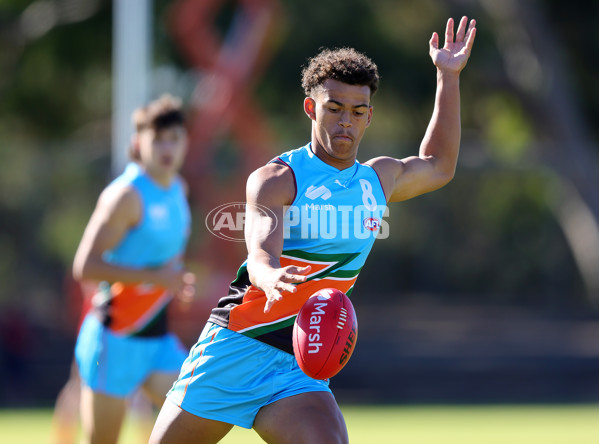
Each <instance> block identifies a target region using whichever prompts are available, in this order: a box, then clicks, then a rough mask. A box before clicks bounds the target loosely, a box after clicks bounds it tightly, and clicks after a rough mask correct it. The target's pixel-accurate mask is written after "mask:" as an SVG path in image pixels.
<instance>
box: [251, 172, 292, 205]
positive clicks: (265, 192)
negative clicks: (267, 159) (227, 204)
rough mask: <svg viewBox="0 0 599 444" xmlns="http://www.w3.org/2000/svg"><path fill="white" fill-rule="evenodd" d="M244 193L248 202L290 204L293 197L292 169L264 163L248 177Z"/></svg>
mask: <svg viewBox="0 0 599 444" xmlns="http://www.w3.org/2000/svg"><path fill="white" fill-rule="evenodd" d="M246 193H247V199H248V201H250V202H251V201H254V202H257V203H262V204H264V205H269V204H281V205H290V204H291V203H292V202H293V199H294V197H295V179H294V177H293V171H292V170H291V168H289V167H288V166H285V165H281V164H278V163H269V164H267V165H264V166H263V167H260V168H258V169H257V170H255V171H254V172H253V173H252V174H250V176H249V177H248V181H247V187H246Z"/></svg>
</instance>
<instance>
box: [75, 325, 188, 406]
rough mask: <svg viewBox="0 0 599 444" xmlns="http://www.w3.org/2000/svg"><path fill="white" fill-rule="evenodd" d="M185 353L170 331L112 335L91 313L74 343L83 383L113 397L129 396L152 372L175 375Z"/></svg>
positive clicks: (184, 349)
mask: <svg viewBox="0 0 599 444" xmlns="http://www.w3.org/2000/svg"><path fill="white" fill-rule="evenodd" d="M186 356H187V349H186V348H185V347H184V346H183V344H181V342H180V341H179V339H178V338H177V337H176V336H175V335H173V334H166V335H164V336H156V337H143V338H141V337H135V336H122V335H115V334H114V333H112V332H111V331H110V329H108V328H107V327H105V326H104V325H102V323H101V322H100V321H99V320H98V318H96V317H95V316H94V315H93V314H88V315H87V316H86V317H85V320H84V321H83V324H82V325H81V329H80V330H79V336H78V337H77V345H76V346H75V358H76V360H77V365H78V366H79V373H80V374H81V379H82V380H83V381H84V382H85V384H86V385H88V386H89V387H90V388H91V389H92V390H94V391H97V392H100V393H104V394H107V395H111V396H116V397H126V396H129V395H131V394H132V393H133V392H134V391H135V390H136V389H137V388H139V387H140V386H141V385H142V384H143V383H144V382H145V380H146V379H147V378H148V377H149V376H150V374H152V373H154V372H161V373H174V374H177V373H178V372H179V370H180V369H181V364H182V363H183V361H184V360H185V357H186Z"/></svg>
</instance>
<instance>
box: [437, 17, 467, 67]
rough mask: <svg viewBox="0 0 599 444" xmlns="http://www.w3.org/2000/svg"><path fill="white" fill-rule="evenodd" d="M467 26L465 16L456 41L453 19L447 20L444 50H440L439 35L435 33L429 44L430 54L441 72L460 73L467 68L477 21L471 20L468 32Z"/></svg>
mask: <svg viewBox="0 0 599 444" xmlns="http://www.w3.org/2000/svg"><path fill="white" fill-rule="evenodd" d="M467 25H468V17H466V16H464V17H462V20H460V24H459V26H458V32H457V34H456V35H455V39H454V35H453V27H454V23H453V19H452V18H450V19H449V20H447V28H446V29H445V45H444V46H443V47H442V48H439V35H438V34H437V33H436V32H433V36H432V37H431V40H430V42H429V48H430V49H429V54H430V56H431V59H432V60H433V63H434V64H435V66H436V67H437V68H438V69H439V70H441V71H448V72H454V73H459V72H460V71H461V70H462V69H464V67H465V66H466V63H467V62H468V58H469V57H470V51H471V50H472V45H473V44H474V37H475V36H476V20H470V26H468V30H466V27H467Z"/></svg>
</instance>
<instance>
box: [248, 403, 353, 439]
mask: <svg viewBox="0 0 599 444" xmlns="http://www.w3.org/2000/svg"><path fill="white" fill-rule="evenodd" d="M254 430H256V432H258V434H259V435H260V436H261V437H262V439H264V440H265V441H266V442H267V443H271V444H274V443H276V444H347V443H348V441H349V438H348V436H347V428H346V426H345V421H344V419H343V415H342V414H341V411H340V410H339V406H338V405H337V402H336V401H335V398H334V397H333V395H332V394H331V393H328V392H308V393H302V394H300V395H295V396H290V397H288V398H283V399H281V400H279V401H276V402H273V403H272V404H269V405H267V406H264V407H262V408H261V409H260V411H259V412H258V415H257V416H256V420H255V421H254Z"/></svg>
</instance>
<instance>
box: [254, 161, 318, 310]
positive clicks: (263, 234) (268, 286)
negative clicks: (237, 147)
mask: <svg viewBox="0 0 599 444" xmlns="http://www.w3.org/2000/svg"><path fill="white" fill-rule="evenodd" d="M294 195H295V185H294V181H293V175H292V172H291V170H290V169H289V168H288V167H286V166H282V165H278V164H269V165H266V166H264V167H262V168H259V169H258V170H256V171H254V172H253V173H252V174H251V175H250V177H249V178H248V182H247V187H246V201H247V205H246V219H245V241H246V246H247V249H248V261H247V269H248V274H249V276H250V281H251V282H252V284H253V285H254V286H255V287H257V288H259V289H261V290H262V291H264V293H265V295H266V298H267V301H266V304H265V306H264V312H265V313H266V312H268V311H270V308H271V307H272V305H273V304H274V303H275V302H276V301H280V300H281V298H282V297H283V292H292V293H293V292H295V286H294V285H292V284H293V283H299V282H304V281H305V280H306V276H304V275H303V274H305V273H308V272H309V271H310V267H296V266H292V265H291V266H287V267H281V263H280V257H281V253H282V252H283V217H284V211H285V206H286V205H290V204H291V203H292V201H293V198H294ZM264 208H267V209H268V210H270V211H264V210H263V209H264ZM271 212H272V213H271Z"/></svg>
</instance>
